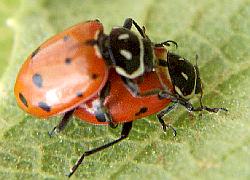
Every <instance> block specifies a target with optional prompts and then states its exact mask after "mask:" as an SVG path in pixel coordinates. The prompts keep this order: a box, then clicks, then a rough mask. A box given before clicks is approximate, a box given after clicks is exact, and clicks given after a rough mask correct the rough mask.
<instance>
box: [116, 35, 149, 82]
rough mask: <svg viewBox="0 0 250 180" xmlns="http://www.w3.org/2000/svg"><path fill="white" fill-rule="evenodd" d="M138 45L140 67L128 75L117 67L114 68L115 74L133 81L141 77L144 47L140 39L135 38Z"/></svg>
mask: <svg viewBox="0 0 250 180" xmlns="http://www.w3.org/2000/svg"><path fill="white" fill-rule="evenodd" d="M137 39H138V41H139V44H140V66H139V67H138V69H136V70H135V71H134V72H133V73H132V74H128V73H127V72H126V71H125V70H124V69H123V68H121V67H119V66H117V67H116V68H115V70H116V72H117V73H118V74H120V75H122V76H124V77H127V78H129V79H134V78H137V77H139V76H141V75H142V74H143V73H144V70H145V69H144V46H143V42H142V39H141V38H139V37H138V38H137Z"/></svg>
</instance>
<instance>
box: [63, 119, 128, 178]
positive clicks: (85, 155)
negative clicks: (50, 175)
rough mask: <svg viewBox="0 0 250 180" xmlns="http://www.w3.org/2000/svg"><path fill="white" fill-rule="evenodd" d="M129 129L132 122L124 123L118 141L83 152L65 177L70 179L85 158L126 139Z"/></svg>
mask: <svg viewBox="0 0 250 180" xmlns="http://www.w3.org/2000/svg"><path fill="white" fill-rule="evenodd" d="M131 129H132V122H127V123H124V124H123V127H122V132H121V136H120V138H118V139H116V140H114V141H112V142H110V143H107V144H105V145H103V146H100V147H97V148H94V149H92V150H89V151H85V152H84V153H83V154H82V156H81V157H80V158H79V159H78V161H77V162H76V163H75V165H74V166H73V167H72V168H71V170H70V173H69V174H68V175H67V176H68V177H70V176H72V174H74V172H75V171H76V170H77V168H78V167H79V165H80V164H81V163H82V161H83V160H84V158H85V157H87V156H89V155H92V154H94V153H96V152H99V151H101V150H104V149H106V148H108V147H110V146H112V145H114V144H116V143H118V142H120V141H121V140H123V139H125V138H127V137H128V135H129V132H130V130H131Z"/></svg>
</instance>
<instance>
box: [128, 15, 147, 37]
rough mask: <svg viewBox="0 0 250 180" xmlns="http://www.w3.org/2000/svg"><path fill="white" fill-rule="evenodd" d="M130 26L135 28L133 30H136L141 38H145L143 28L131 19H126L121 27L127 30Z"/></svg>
mask: <svg viewBox="0 0 250 180" xmlns="http://www.w3.org/2000/svg"><path fill="white" fill-rule="evenodd" d="M132 25H134V26H135V28H136V29H137V31H138V32H139V33H140V35H141V36H142V37H143V38H146V37H147V36H146V34H145V27H143V28H141V27H140V26H139V25H138V24H137V23H136V22H135V21H134V20H133V19H131V18H127V19H126V20H125V22H124V24H123V27H124V28H127V29H129V30H130V29H131V28H132Z"/></svg>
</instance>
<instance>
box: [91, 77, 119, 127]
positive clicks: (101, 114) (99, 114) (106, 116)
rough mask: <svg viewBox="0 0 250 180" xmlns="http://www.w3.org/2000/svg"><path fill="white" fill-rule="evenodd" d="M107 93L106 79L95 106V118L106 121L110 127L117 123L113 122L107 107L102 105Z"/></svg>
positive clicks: (108, 87)
mask: <svg viewBox="0 0 250 180" xmlns="http://www.w3.org/2000/svg"><path fill="white" fill-rule="evenodd" d="M109 93H110V82H109V81H108V82H107V83H106V85H105V86H104V87H103V89H102V90H101V92H100V95H99V97H100V101H99V103H98V105H97V106H96V107H95V109H96V113H95V116H96V119H97V120H99V121H101V122H108V123H109V126H110V127H112V128H116V127H117V124H115V123H114V122H113V120H112V116H111V115H110V113H109V111H108V108H107V107H105V106H104V101H105V98H106V97H107V96H108V95H109Z"/></svg>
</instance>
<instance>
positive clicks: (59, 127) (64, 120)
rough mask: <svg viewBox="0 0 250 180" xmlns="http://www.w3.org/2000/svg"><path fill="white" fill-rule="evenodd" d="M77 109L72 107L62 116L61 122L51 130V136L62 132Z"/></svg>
mask: <svg viewBox="0 0 250 180" xmlns="http://www.w3.org/2000/svg"><path fill="white" fill-rule="evenodd" d="M74 111H75V109H72V110H70V111H68V112H66V113H65V114H64V116H63V118H62V120H61V121H60V123H59V124H58V125H57V126H55V127H54V128H53V129H52V130H51V131H50V132H49V136H50V137H52V136H53V135H54V134H55V133H59V132H61V131H62V130H63V129H64V128H65V127H66V126H67V124H68V122H69V120H70V119H71V117H72V115H73V113H74Z"/></svg>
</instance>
